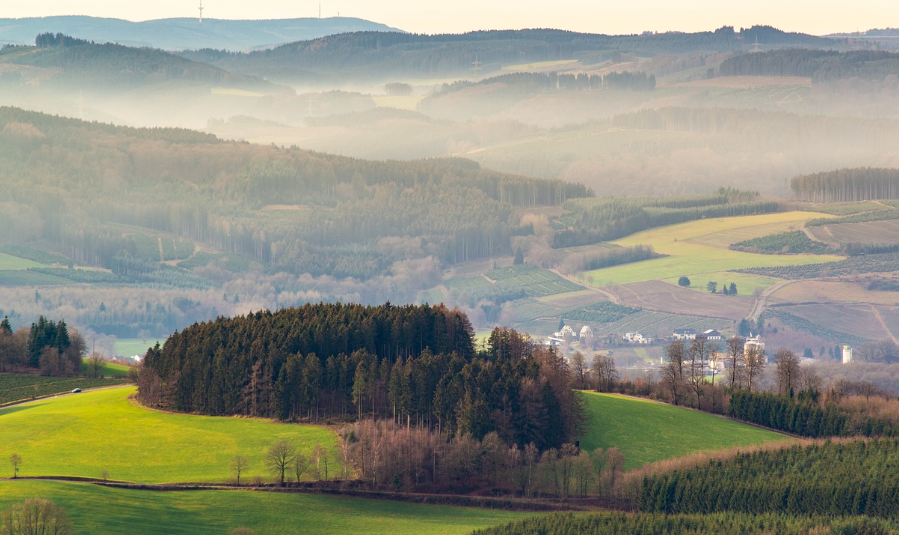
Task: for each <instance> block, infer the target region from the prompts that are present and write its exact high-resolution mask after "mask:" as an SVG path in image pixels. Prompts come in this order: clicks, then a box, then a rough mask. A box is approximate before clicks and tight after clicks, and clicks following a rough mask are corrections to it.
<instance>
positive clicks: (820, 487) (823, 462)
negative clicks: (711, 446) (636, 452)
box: [638, 439, 899, 519]
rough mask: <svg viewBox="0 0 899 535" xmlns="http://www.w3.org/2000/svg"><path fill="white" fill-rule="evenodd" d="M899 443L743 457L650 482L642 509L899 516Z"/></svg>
mask: <svg viewBox="0 0 899 535" xmlns="http://www.w3.org/2000/svg"><path fill="white" fill-rule="evenodd" d="M897 464H899V441H897V440H894V439H880V440H855V441H827V442H818V443H813V444H805V445H796V446H792V447H789V448H784V449H780V450H775V451H757V452H751V453H741V454H738V455H736V456H735V457H733V458H731V459H728V460H724V461H713V462H709V463H707V464H703V465H701V466H698V467H696V468H692V469H685V470H675V471H673V472H671V473H668V474H658V475H654V476H650V477H647V478H645V479H644V480H643V483H642V485H641V488H640V490H639V493H638V508H639V510H641V511H646V512H658V513H665V514H679V513H687V514H713V513H745V514H764V513H783V514H787V515H791V516H808V515H813V516H814V515H821V516H856V515H858V516H866V517H869V518H888V519H895V518H896V512H897V511H899V492H897V490H899V476H897V472H896V471H895V470H893V469H892V468H893V467H895V466H897Z"/></svg>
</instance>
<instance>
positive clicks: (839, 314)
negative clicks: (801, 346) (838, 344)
mask: <svg viewBox="0 0 899 535" xmlns="http://www.w3.org/2000/svg"><path fill="white" fill-rule="evenodd" d="M895 308H896V307H889V308H883V310H884V311H893V310H895ZM776 310H778V311H783V312H787V313H789V314H793V315H795V316H799V317H800V318H804V319H806V320H808V321H810V322H811V323H813V324H815V325H818V326H820V327H822V328H823V331H825V332H827V331H830V332H841V333H847V334H851V335H854V336H858V337H861V338H867V339H868V340H883V339H885V338H890V337H892V336H895V335H899V324H895V323H893V322H892V318H893V317H895V316H894V314H893V313H888V314H887V316H884V315H883V313H880V318H883V319H884V324H881V322H880V319H879V318H878V315H877V312H879V311H880V307H875V306H873V305H868V304H862V303H860V304H854V305H853V304H832V303H828V304H813V305H796V306H783V307H777V308H776ZM875 311H877V312H875ZM888 318H889V319H888Z"/></svg>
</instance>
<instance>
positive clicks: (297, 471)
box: [293, 451, 311, 483]
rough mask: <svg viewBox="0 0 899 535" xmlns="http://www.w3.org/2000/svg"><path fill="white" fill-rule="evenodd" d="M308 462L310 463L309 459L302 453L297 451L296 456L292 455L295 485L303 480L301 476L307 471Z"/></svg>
mask: <svg viewBox="0 0 899 535" xmlns="http://www.w3.org/2000/svg"><path fill="white" fill-rule="evenodd" d="M310 462H311V461H310V460H309V458H308V457H306V456H305V455H303V453H302V452H299V451H298V452H297V454H296V455H294V457H293V472H294V475H295V476H296V478H297V483H299V482H300V480H301V479H303V474H305V473H306V470H308V469H309V464H310Z"/></svg>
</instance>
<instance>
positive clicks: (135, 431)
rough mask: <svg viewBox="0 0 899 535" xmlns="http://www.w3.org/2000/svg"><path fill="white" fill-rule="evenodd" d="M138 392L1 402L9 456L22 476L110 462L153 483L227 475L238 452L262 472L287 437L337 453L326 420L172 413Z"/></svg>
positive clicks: (83, 471)
mask: <svg viewBox="0 0 899 535" xmlns="http://www.w3.org/2000/svg"><path fill="white" fill-rule="evenodd" d="M134 391H135V389H134V388H133V387H123V388H115V389H109V390H100V391H94V392H85V393H83V394H75V395H71V396H64V397H60V398H52V399H44V400H39V401H36V402H33V403H29V404H26V405H18V406H15V407H11V408H8V409H4V410H2V411H0V429H2V430H3V444H2V449H3V452H4V455H7V456H8V455H9V453H7V452H17V453H19V454H20V455H21V456H22V459H23V464H22V469H21V475H24V476H48V475H65V476H84V477H99V476H100V473H101V471H103V470H104V469H105V470H108V471H109V477H110V479H116V480H123V481H136V482H148V483H165V482H197V481H213V482H221V481H227V480H229V479H230V477H231V476H230V473H229V470H228V465H229V462H230V461H231V459H232V458H233V457H234V456H235V455H237V454H242V455H245V456H247V457H248V458H249V459H250V469H249V471H248V475H249V476H250V477H252V476H255V475H257V474H258V475H265V474H266V472H265V470H264V467H263V458H264V456H265V452H266V451H267V449H268V448H269V446H270V445H271V444H273V443H274V442H277V441H278V440H282V439H284V440H289V441H291V442H293V443H294V444H295V445H297V446H298V447H299V449H300V450H301V451H303V452H304V453H305V454H307V455H308V454H309V453H310V452H311V451H312V448H313V447H314V446H315V445H316V444H321V445H322V446H323V447H325V448H326V449H327V450H328V451H329V453H330V454H331V457H332V459H336V458H337V456H336V446H337V436H336V434H335V433H334V431H332V430H331V429H329V428H327V427H321V426H311V425H291V424H280V423H274V422H271V421H266V420H255V419H249V418H214V417H208V416H193V415H186V414H167V413H163V412H158V411H152V410H149V409H145V408H143V407H141V406H140V405H137V404H136V403H134V402H132V401H131V400H129V399H128V396H130V395H131V394H133V393H134ZM332 463H334V464H336V461H332ZM332 470H333V466H332Z"/></svg>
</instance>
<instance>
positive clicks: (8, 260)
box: [0, 253, 47, 271]
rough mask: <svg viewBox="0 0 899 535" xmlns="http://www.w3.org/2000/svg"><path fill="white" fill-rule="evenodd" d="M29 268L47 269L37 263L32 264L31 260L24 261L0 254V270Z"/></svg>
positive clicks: (16, 257)
mask: <svg viewBox="0 0 899 535" xmlns="http://www.w3.org/2000/svg"><path fill="white" fill-rule="evenodd" d="M31 267H35V268H36V267H47V266H45V265H43V264H38V263H37V262H32V261H31V260H25V259H24V258H19V257H18V256H10V255H8V254H4V253H0V270H4V271H6V270H14V269H28V268H31Z"/></svg>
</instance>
